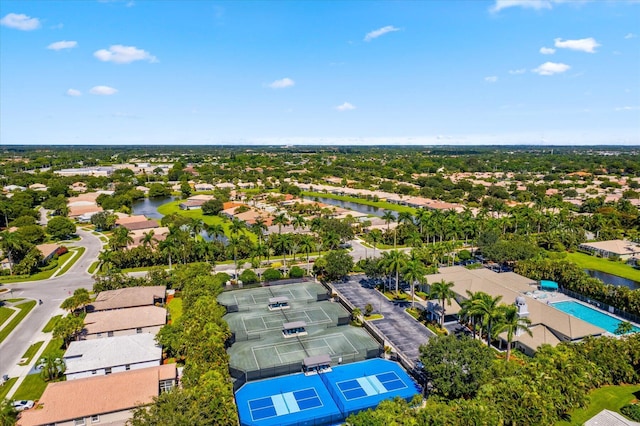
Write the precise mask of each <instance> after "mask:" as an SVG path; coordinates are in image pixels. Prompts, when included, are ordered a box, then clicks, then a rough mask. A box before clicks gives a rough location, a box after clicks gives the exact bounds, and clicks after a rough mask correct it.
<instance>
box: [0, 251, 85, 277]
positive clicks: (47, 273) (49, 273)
mask: <svg viewBox="0 0 640 426" xmlns="http://www.w3.org/2000/svg"><path fill="white" fill-rule="evenodd" d="M74 250H76V249H73V250H69V251H68V252H67V253H65V254H63V255H62V256H60V257H59V258H58V265H64V263H65V262H66V261H67V260H69V258H70V257H71V255H73V253H74ZM77 250H79V251H80V255H76V256H75V257H74V259H73V260H72V261H71V262H69V264H68V265H67V266H66V267H65V268H64V271H63V272H61V274H62V273H64V272H66V271H67V270H68V269H69V268H71V266H73V264H74V263H76V261H77V260H78V259H79V258H80V256H82V253H84V247H79V248H78V249H77ZM58 269H60V268H54V269H50V270H48V271H40V272H38V273H35V274H33V275H14V276H4V277H0V282H2V283H22V282H25V281H40V280H47V279H49V278H51V276H52V275H53V274H54V273H55V272H56V271H57V270H58ZM59 275H60V274H59Z"/></svg>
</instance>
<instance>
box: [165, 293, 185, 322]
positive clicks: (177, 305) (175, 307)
mask: <svg viewBox="0 0 640 426" xmlns="http://www.w3.org/2000/svg"><path fill="white" fill-rule="evenodd" d="M167 308H168V309H169V314H170V315H171V322H172V323H173V322H176V320H177V319H178V318H180V317H181V316H182V298H180V297H174V298H173V299H171V302H169V303H168V304H167Z"/></svg>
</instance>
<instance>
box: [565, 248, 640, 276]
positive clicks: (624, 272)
mask: <svg viewBox="0 0 640 426" xmlns="http://www.w3.org/2000/svg"><path fill="white" fill-rule="evenodd" d="M567 259H568V260H570V261H572V262H574V263H576V264H578V266H580V267H581V268H584V269H594V270H596V271H601V272H606V273H608V274H611V275H617V276H619V277H623V278H627V279H630V280H634V281H640V271H638V270H636V269H633V268H632V267H631V266H629V265H625V264H624V263H622V262H617V261H616V262H613V261H610V260H608V259H603V258H601V257H595V256H591V255H588V254H584V253H567Z"/></svg>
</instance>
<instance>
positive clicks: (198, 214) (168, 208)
mask: <svg viewBox="0 0 640 426" xmlns="http://www.w3.org/2000/svg"><path fill="white" fill-rule="evenodd" d="M182 201H183V200H176V201H171V202H168V203H167V204H163V205H161V206H160V207H158V213H160V214H162V215H165V216H166V215H168V214H172V213H177V214H179V215H180V216H184V217H188V218H191V219H201V220H202V221H203V222H204V223H206V224H207V225H218V224H222V227H223V228H224V233H225V235H226V236H227V237H228V236H229V235H231V233H230V231H229V225H230V223H231V222H230V221H229V220H227V219H224V218H222V217H220V216H209V215H205V214H203V213H202V210H200V209H196V210H181V209H180V207H179V205H180V203H181V202H182ZM244 233H245V234H246V235H247V236H248V237H249V239H250V240H251V241H252V242H254V243H255V242H256V241H258V237H257V236H256V234H254V233H253V232H249V231H244Z"/></svg>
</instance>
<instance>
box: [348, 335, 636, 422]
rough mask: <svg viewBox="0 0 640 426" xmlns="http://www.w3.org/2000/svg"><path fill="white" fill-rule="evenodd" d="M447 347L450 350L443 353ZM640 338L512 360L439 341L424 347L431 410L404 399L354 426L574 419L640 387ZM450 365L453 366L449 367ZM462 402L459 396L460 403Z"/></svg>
mask: <svg viewBox="0 0 640 426" xmlns="http://www.w3.org/2000/svg"><path fill="white" fill-rule="evenodd" d="M443 349H446V351H445V350H443ZM639 350H640V336H638V335H636V334H634V335H630V336H628V337H625V338H622V339H616V338H608V337H601V338H589V339H587V340H585V341H584V342H582V343H579V344H565V343H561V344H560V345H558V346H557V347H555V348H553V347H551V346H548V345H543V346H542V347H541V348H540V350H539V351H538V352H537V353H536V355H535V356H534V357H533V358H531V359H522V360H519V361H511V362H504V359H497V358H496V356H495V352H493V351H491V350H489V349H488V348H486V346H483V345H482V344H481V343H480V342H479V341H477V340H473V339H471V338H462V339H460V338H457V337H456V336H446V337H438V338H434V339H431V340H430V342H429V344H428V345H426V346H423V347H422V348H421V352H422V360H423V361H424V362H425V370H426V371H425V373H426V375H427V376H428V377H429V378H430V383H431V384H432V385H431V386H430V388H429V396H428V398H427V401H426V403H425V404H424V405H421V404H420V402H421V401H420V400H419V399H416V400H414V401H413V402H411V403H408V402H406V401H404V400H400V399H396V400H393V401H384V402H382V403H381V404H380V405H379V406H378V408H377V409H375V410H369V411H365V412H361V413H359V414H356V415H352V416H350V417H349V418H348V419H347V424H348V425H350V426H377V425H380V426H383V425H391V424H395V425H416V426H417V425H431V426H445V425H446V426H453V425H460V426H467V425H469V426H471V425H473V426H475V425H487V426H494V425H495V426H503V425H504V426H515V425H518V426H528V425H551V424H554V423H556V422H558V421H559V420H566V421H571V417H570V414H569V413H570V412H571V411H572V410H574V409H577V408H582V407H585V406H587V404H588V403H589V398H588V393H589V392H590V391H591V390H593V389H595V388H597V387H601V386H604V385H618V384H637V383H639V382H640V376H639V375H638V370H639V368H640V352H639ZM444 361H449V362H446V363H445V362H444ZM452 395H453V396H455V397H452Z"/></svg>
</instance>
